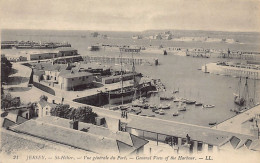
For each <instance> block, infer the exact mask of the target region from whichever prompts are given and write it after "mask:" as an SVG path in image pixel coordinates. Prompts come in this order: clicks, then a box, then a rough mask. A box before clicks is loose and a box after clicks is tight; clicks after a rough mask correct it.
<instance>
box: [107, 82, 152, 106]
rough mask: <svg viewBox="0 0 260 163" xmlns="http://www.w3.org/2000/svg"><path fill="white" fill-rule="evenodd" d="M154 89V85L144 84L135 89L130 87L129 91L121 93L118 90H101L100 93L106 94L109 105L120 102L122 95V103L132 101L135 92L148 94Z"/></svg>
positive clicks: (141, 94)
mask: <svg viewBox="0 0 260 163" xmlns="http://www.w3.org/2000/svg"><path fill="white" fill-rule="evenodd" d="M129 89H130V88H129ZM154 90H156V87H155V86H152V85H149V86H144V87H141V88H139V89H137V90H136V91H135V90H134V89H130V90H129V91H126V92H123V93H121V92H120V90H116V91H115V92H110V93H108V92H103V93H102V94H103V95H105V96H106V98H107V100H108V101H109V103H110V104H111V105H113V104H122V97H123V103H129V102H132V100H133V99H134V96H135V93H136V96H142V97H145V96H148V94H149V93H148V92H149V91H154Z"/></svg>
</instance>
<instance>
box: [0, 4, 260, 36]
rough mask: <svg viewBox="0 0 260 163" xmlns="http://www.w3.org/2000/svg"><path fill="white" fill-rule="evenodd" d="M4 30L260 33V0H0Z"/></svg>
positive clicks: (0, 16) (0, 18)
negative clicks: (174, 30) (154, 30)
mask: <svg viewBox="0 0 260 163" xmlns="http://www.w3.org/2000/svg"><path fill="white" fill-rule="evenodd" d="M0 23H1V25H0V26H1V27H0V28H3V29H52V30H105V31H143V30H149V29H179V30H212V31H244V32H260V0H0Z"/></svg>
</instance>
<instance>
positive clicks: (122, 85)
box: [120, 49, 124, 105]
mask: <svg viewBox="0 0 260 163" xmlns="http://www.w3.org/2000/svg"><path fill="white" fill-rule="evenodd" d="M122 51H123V49H120V65H121V95H122V105H123V104H124V96H123V87H124V82H123V63H122V55H123V54H122Z"/></svg>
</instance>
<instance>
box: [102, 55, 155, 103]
mask: <svg viewBox="0 0 260 163" xmlns="http://www.w3.org/2000/svg"><path fill="white" fill-rule="evenodd" d="M123 51H124V50H120V56H121V57H120V58H121V61H120V62H121V88H119V89H116V90H112V91H106V92H101V93H102V95H105V97H107V98H108V101H109V104H124V103H127V102H132V101H133V100H135V99H136V98H137V95H139V96H140V97H144V96H148V94H149V93H148V92H151V91H155V90H156V87H155V85H154V84H152V82H151V81H148V82H140V81H141V77H142V76H137V73H136V72H135V65H134V59H132V60H133V63H132V72H133V85H131V86H127V87H124V86H123V78H122V76H123V70H122V52H123ZM132 58H133V54H132Z"/></svg>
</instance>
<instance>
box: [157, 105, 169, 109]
mask: <svg viewBox="0 0 260 163" xmlns="http://www.w3.org/2000/svg"><path fill="white" fill-rule="evenodd" d="M159 108H160V109H170V108H171V105H170V104H165V105H163V104H160V105H159Z"/></svg>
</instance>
